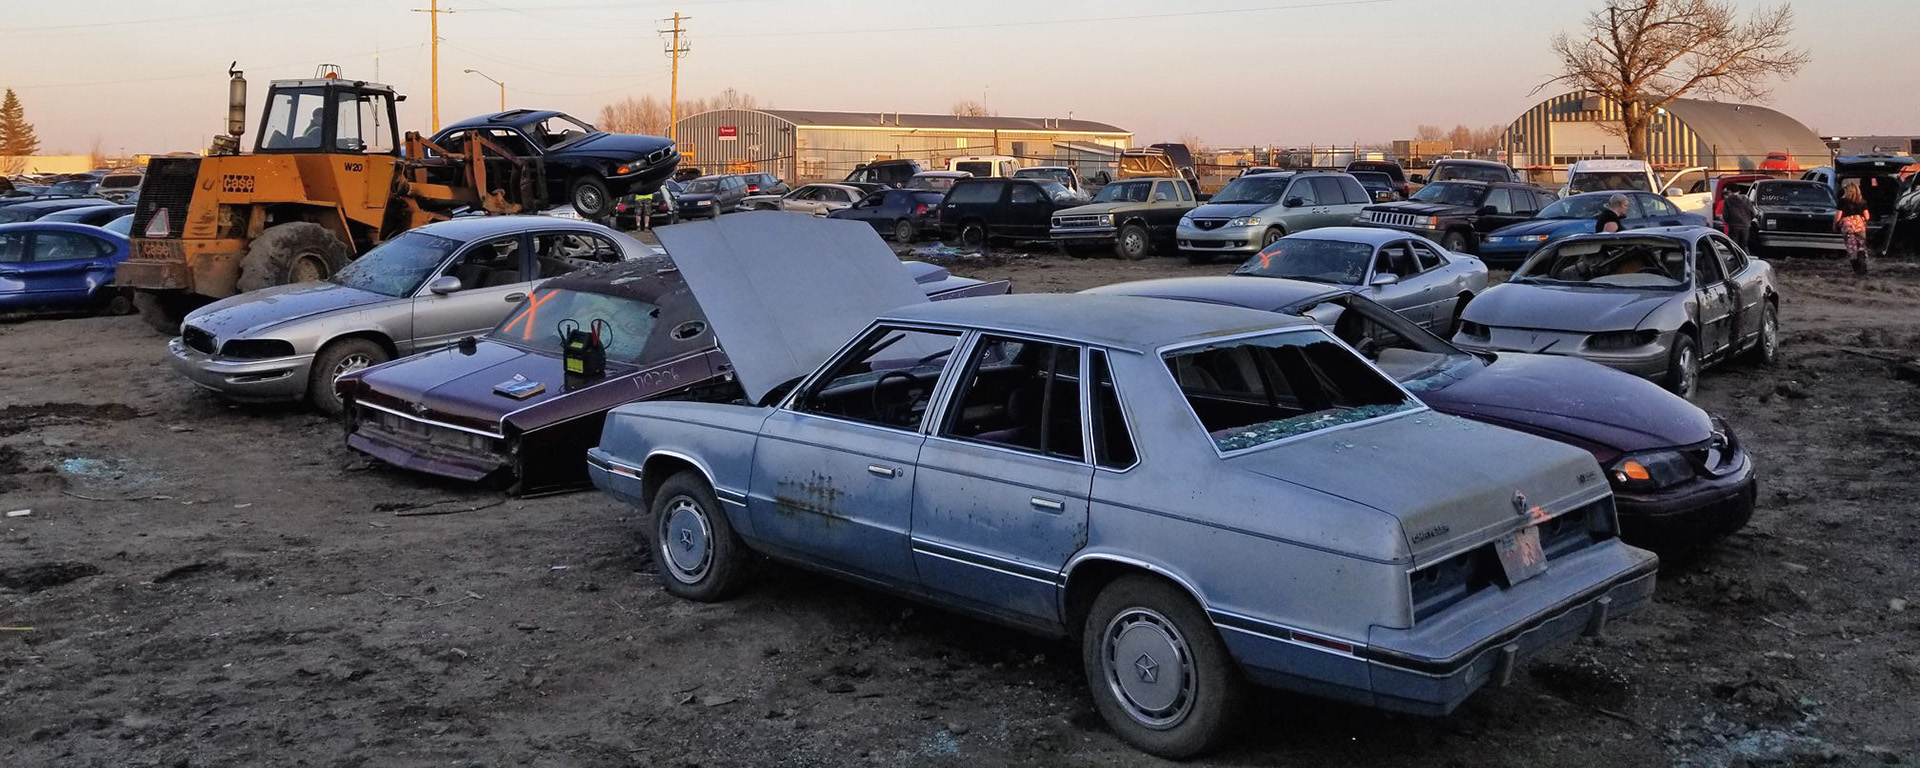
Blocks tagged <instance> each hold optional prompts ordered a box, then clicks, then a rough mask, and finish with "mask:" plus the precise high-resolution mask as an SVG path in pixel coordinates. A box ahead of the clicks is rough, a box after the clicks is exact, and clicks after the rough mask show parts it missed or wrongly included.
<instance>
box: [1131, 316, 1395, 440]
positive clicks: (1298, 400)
mask: <svg viewBox="0 0 1920 768" xmlns="http://www.w3.org/2000/svg"><path fill="white" fill-rule="evenodd" d="M1163 359H1164V360H1165V361H1166V364H1167V370H1168V372H1170V373H1171V374H1173V378H1174V381H1175V382H1177V383H1178V384H1179V385H1180V392H1181V394H1183V395H1185V396H1186V400H1187V406H1188V407H1189V408H1191V409H1192V410H1193V415H1194V417H1195V418H1197V419H1199V421H1200V424H1201V426H1202V427H1203V428H1205V429H1206V430H1207V434H1208V436H1210V437H1212V438H1213V444H1214V447H1215V448H1217V449H1218V450H1219V451H1220V452H1222V453H1227V452H1232V451H1240V450H1246V449H1249V448H1255V447H1259V446H1262V445H1266V444H1268V443H1272V442H1275V441H1279V440H1284V439H1286V438H1289V437H1295V436H1298V435H1304V434H1308V433H1311V432H1316V431H1319V430H1323V429H1328V428H1331V427H1337V426H1340V425H1343V424H1353V423H1356V422H1361V421H1366V420H1368V419H1373V418H1378V417H1381V416H1388V415H1391V414H1395V413H1399V412H1401V411H1407V410H1412V409H1415V408H1418V407H1420V406H1419V403H1417V402H1415V401H1414V400H1412V399H1411V398H1409V397H1408V396H1407V394H1406V393H1405V392H1403V391H1401V390H1400V388H1399V387H1397V386H1395V385H1394V383H1393V382H1392V381H1391V380H1389V379H1387V377H1385V376H1383V375H1381V373H1380V372H1379V371H1378V370H1377V369H1375V368H1374V367H1373V366H1371V365H1368V364H1367V362H1366V361H1365V360H1362V359H1361V358H1360V357H1359V356H1357V355H1355V354H1354V353H1353V352H1352V351H1351V350H1349V349H1347V348H1346V347H1343V346H1341V345H1340V344H1339V343H1338V342H1335V341H1334V340H1333V339H1332V338H1329V337H1328V336H1327V334H1326V333H1325V332H1324V331H1320V330H1317V329H1301V330H1296V331H1285V332H1281V333H1275V334H1270V335H1266V336H1257V337H1253V338H1247V339H1236V340H1233V341H1227V342H1220V343H1216V344H1205V345H1201V346H1197V347H1186V348H1182V349H1177V350H1173V351H1171V352H1168V353H1166V354H1165V355H1164V356H1163Z"/></svg>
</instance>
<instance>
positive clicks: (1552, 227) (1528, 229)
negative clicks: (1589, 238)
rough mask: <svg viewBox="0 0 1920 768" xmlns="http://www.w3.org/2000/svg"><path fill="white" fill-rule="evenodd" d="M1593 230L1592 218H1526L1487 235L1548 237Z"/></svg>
mask: <svg viewBox="0 0 1920 768" xmlns="http://www.w3.org/2000/svg"><path fill="white" fill-rule="evenodd" d="M1592 231H1593V219H1528V220H1526V221H1523V222H1520V223H1518V224H1513V225H1510V226H1505V227H1501V228H1499V229H1496V230H1494V231H1493V232H1491V233H1489V234H1488V235H1487V236H1488V237H1525V236H1527V235H1546V236H1547V237H1549V238H1553V237H1562V236H1565V235H1572V234H1579V233H1583V232H1592Z"/></svg>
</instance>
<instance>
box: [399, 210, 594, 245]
mask: <svg viewBox="0 0 1920 768" xmlns="http://www.w3.org/2000/svg"><path fill="white" fill-rule="evenodd" d="M529 229H573V230H582V231H587V232H593V233H596V234H602V235H617V234H620V233H618V232H615V231H613V230H611V229H608V228H606V227H603V226H601V225H599V224H595V223H593V222H590V221H580V220H578V219H563V218H560V217H558V216H540V215H536V214H517V215H512V216H462V217H459V218H455V219H448V220H446V221H440V222H434V223H432V224H428V225H426V226H424V227H419V228H417V229H414V230H409V231H414V232H425V233H427V234H429V235H434V236H436V237H444V238H447V239H448V240H460V241H463V242H464V241H470V240H478V239H480V238H483V237H492V236H494V235H506V234H512V233H514V232H523V231H526V230H529Z"/></svg>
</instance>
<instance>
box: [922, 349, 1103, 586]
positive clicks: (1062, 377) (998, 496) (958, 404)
mask: <svg viewBox="0 0 1920 768" xmlns="http://www.w3.org/2000/svg"><path fill="white" fill-rule="evenodd" d="M1084 355H1085V351H1084V350H1083V349H1082V348H1081V347H1079V346H1075V345H1070V344H1057V343H1049V342H1044V341H1038V340H1033V339H1024V338H1020V337H1016V336H1010V335H982V336H980V337H978V340H977V341H976V342H975V343H974V344H973V345H972V352H970V353H969V354H968V355H967V365H966V368H965V369H964V373H963V374H962V375H960V376H958V377H956V378H955V382H956V388H955V390H954V393H953V395H952V396H951V397H949V398H948V405H947V407H946V408H945V409H944V413H943V415H942V417H941V418H940V419H938V420H936V421H935V422H934V424H935V426H934V429H932V430H931V431H932V434H931V435H930V436H929V437H928V438H927V441H926V443H925V444H924V445H923V446H922V447H921V448H920V461H919V469H918V472H919V474H918V476H917V477H916V479H915V481H914V488H913V532H912V537H911V542H912V548H913V560H914V565H915V567H916V569H917V570H918V573H919V576H920V582H921V584H922V585H923V588H924V589H925V590H926V591H927V593H928V594H929V595H930V596H934V597H939V598H943V599H948V600H955V601H958V602H961V603H963V604H965V605H967V606H968V607H972V608H975V609H977V610H983V611H986V612H989V613H995V614H1000V615H1005V616H1008V617H1009V618H1012V619H1014V620H1017V621H1018V620H1026V621H1036V622H1052V621H1057V620H1058V617H1059V603H1058V594H1057V589H1058V587H1057V585H1058V577H1059V574H1060V573H1061V571H1062V570H1064V569H1065V567H1066V563H1067V559H1068V558H1070V557H1072V555H1073V553H1074V552H1076V551H1078V550H1079V549H1080V548H1081V547H1082V546H1084V545H1085V543H1086V536H1087V492H1088V490H1089V489H1090V488H1091V486H1092V483H1093V467H1092V465H1090V464H1089V463H1088V462H1087V458H1088V457H1087V455H1086V444H1087V441H1086V439H1085V436H1084V434H1083V431H1082V430H1083V419H1082V418H1081V415H1082V413H1083V412H1084V411H1085V410H1086V409H1085V408H1084V407H1083V403H1084V397H1085V393H1084V392H1083V388H1082V386H1081V379H1082V377H1081V375H1080V372H1081V370H1083V367H1084V359H1083V358H1084Z"/></svg>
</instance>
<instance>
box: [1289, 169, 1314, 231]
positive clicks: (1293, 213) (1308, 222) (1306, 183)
mask: <svg viewBox="0 0 1920 768" xmlns="http://www.w3.org/2000/svg"><path fill="white" fill-rule="evenodd" d="M1280 203H1281V205H1282V206H1283V208H1284V210H1285V211H1286V213H1283V214H1281V216H1282V217H1283V218H1284V219H1285V221H1284V222H1283V223H1282V225H1281V226H1284V227H1286V230H1287V231H1288V232H1299V231H1301V230H1306V229H1313V228H1315V227H1318V226H1321V224H1320V222H1321V221H1324V219H1323V218H1322V217H1321V214H1319V213H1316V212H1315V209H1317V208H1319V207H1320V197H1319V196H1318V195H1317V194H1315V193H1314V189H1313V179H1311V178H1304V177H1295V178H1294V180H1293V183H1292V184H1289V185H1287V193H1286V194H1284V195H1281V196H1280Z"/></svg>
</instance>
